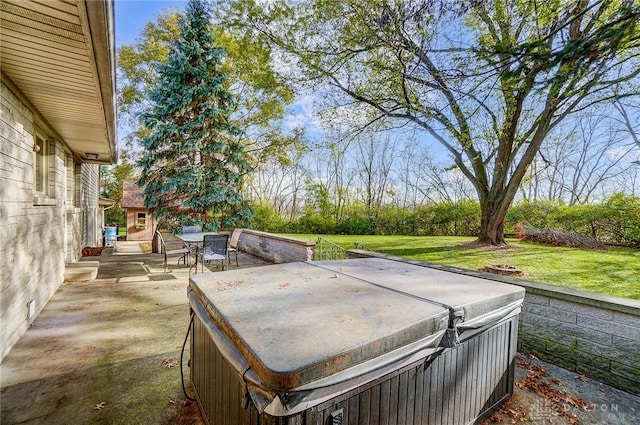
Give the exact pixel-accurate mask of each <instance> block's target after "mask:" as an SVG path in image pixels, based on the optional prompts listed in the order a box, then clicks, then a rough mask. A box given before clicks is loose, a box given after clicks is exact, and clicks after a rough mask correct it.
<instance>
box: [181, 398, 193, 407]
mask: <svg viewBox="0 0 640 425" xmlns="http://www.w3.org/2000/svg"><path fill="white" fill-rule="evenodd" d="M192 403H193V402H192V401H191V400H187V399H184V400H182V405H183V406H191V404H192Z"/></svg>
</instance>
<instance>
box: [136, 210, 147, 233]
mask: <svg viewBox="0 0 640 425" xmlns="http://www.w3.org/2000/svg"><path fill="white" fill-rule="evenodd" d="M145 227H147V213H146V212H139V213H136V229H144V228H145Z"/></svg>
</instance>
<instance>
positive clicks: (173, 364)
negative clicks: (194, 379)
mask: <svg viewBox="0 0 640 425" xmlns="http://www.w3.org/2000/svg"><path fill="white" fill-rule="evenodd" d="M177 365H178V360H174V359H164V360H162V366H164V367H176V366H177Z"/></svg>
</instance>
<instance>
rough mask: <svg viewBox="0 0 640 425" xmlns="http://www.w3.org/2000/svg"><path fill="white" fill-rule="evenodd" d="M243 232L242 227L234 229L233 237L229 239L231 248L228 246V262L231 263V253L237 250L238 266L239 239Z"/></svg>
mask: <svg viewBox="0 0 640 425" xmlns="http://www.w3.org/2000/svg"><path fill="white" fill-rule="evenodd" d="M241 233H242V229H233V232H232V233H231V238H230V239H229V248H227V264H231V257H230V253H232V252H235V254H236V267H237V266H238V240H239V239H240V234H241Z"/></svg>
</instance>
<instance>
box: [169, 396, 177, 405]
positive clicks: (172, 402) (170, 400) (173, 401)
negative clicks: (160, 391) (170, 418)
mask: <svg viewBox="0 0 640 425" xmlns="http://www.w3.org/2000/svg"><path fill="white" fill-rule="evenodd" d="M167 399H168V400H169V403H171V404H176V401H175V400H172V399H171V397H169V396H167Z"/></svg>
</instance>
